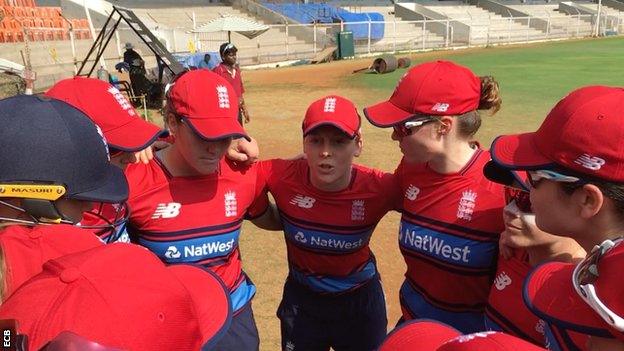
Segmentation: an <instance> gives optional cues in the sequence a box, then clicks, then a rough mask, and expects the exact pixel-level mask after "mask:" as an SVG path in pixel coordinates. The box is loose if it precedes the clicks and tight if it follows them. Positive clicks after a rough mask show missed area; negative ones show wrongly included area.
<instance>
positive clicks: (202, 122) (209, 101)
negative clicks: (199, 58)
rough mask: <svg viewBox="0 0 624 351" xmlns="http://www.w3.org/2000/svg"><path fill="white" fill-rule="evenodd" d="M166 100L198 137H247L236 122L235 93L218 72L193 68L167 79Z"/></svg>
mask: <svg viewBox="0 0 624 351" xmlns="http://www.w3.org/2000/svg"><path fill="white" fill-rule="evenodd" d="M167 96H168V97H167V99H168V103H169V104H171V107H172V109H173V111H174V112H175V113H177V114H178V115H180V117H182V119H183V120H184V121H186V122H188V124H189V126H190V127H191V129H193V131H195V133H197V135H199V136H200V137H201V138H202V139H205V140H208V141H211V140H219V139H224V138H227V137H233V138H241V137H243V138H246V139H247V140H250V138H249V137H248V136H247V133H245V130H244V129H243V127H242V126H241V125H240V123H238V97H237V96H236V92H234V89H233V88H232V86H231V85H230V83H229V82H228V81H227V80H225V78H223V77H221V76H220V75H218V74H216V73H214V72H212V71H210V70H207V69H197V70H193V71H188V72H185V73H184V74H182V75H181V76H180V77H179V78H178V79H176V80H175V82H173V83H171V85H170V89H169V92H168V94H167Z"/></svg>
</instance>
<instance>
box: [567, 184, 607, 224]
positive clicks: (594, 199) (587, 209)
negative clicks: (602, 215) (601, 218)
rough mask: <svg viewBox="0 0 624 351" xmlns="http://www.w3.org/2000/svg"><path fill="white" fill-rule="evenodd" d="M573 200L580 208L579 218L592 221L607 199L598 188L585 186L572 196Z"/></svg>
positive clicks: (590, 185)
mask: <svg viewBox="0 0 624 351" xmlns="http://www.w3.org/2000/svg"><path fill="white" fill-rule="evenodd" d="M572 200H573V201H574V203H575V204H576V205H577V206H578V207H579V208H580V210H579V216H580V217H581V218H583V219H590V218H592V217H594V216H595V215H597V214H598V212H600V209H602V207H603V204H604V202H605V197H604V195H603V194H602V191H600V189H599V188H598V187H597V186H595V185H593V184H585V185H583V186H582V187H581V188H579V189H577V190H576V191H575V192H574V194H572Z"/></svg>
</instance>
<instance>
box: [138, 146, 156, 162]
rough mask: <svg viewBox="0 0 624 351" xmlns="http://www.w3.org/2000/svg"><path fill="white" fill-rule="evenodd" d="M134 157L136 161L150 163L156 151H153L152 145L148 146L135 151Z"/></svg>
mask: <svg viewBox="0 0 624 351" xmlns="http://www.w3.org/2000/svg"><path fill="white" fill-rule="evenodd" d="M134 158H135V160H136V161H134V163H139V162H142V163H143V164H148V163H149V161H150V160H151V159H153V158H154V152H153V151H152V147H151V146H148V147H146V148H145V149H143V150H141V151H138V152H135V153H134Z"/></svg>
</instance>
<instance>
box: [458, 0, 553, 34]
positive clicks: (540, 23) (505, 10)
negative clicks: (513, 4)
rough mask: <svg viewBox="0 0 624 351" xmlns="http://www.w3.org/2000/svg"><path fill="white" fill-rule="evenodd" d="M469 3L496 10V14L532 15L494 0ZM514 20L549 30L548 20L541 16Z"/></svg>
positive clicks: (509, 15) (491, 10)
mask: <svg viewBox="0 0 624 351" xmlns="http://www.w3.org/2000/svg"><path fill="white" fill-rule="evenodd" d="M468 3H469V4H470V5H475V6H478V7H480V8H482V9H485V10H488V11H490V12H494V13H495V14H497V15H501V16H503V17H531V15H529V14H528V13H524V12H522V11H518V10H516V9H513V8H510V7H507V6H505V5H503V4H501V3H498V2H496V1H492V0H468ZM514 22H518V23H520V24H523V25H525V26H526V25H528V26H529V27H531V28H535V29H537V30H541V31H543V32H546V31H547V30H548V21H547V20H543V19H540V18H531V21H530V22H528V21H527V20H526V19H523V20H515V21H514Z"/></svg>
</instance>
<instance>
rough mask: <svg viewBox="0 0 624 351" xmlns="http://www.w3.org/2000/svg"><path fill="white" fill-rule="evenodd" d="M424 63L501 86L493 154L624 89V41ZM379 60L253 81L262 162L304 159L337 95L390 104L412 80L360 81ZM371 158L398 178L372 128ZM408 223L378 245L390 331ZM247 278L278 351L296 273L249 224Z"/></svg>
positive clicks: (382, 228)
mask: <svg viewBox="0 0 624 351" xmlns="http://www.w3.org/2000/svg"><path fill="white" fill-rule="evenodd" d="M410 58H411V60H412V65H414V64H417V63H418V62H423V61H429V60H435V59H449V60H453V61H455V62H458V63H460V64H463V65H466V66H468V67H470V68H471V69H472V70H474V72H476V73H477V74H478V75H493V76H494V77H495V78H496V79H497V80H498V82H499V83H500V86H501V92H502V96H503V107H502V110H501V111H500V112H499V113H498V114H497V115H495V116H493V117H488V116H485V117H484V121H483V126H482V129H481V131H480V132H479V134H478V139H479V140H480V141H481V143H482V145H484V146H485V147H488V146H489V144H490V142H491V140H492V138H493V137H494V136H495V135H498V134H504V133H511V132H521V131H529V130H534V129H535V128H536V127H537V126H538V125H539V123H540V122H541V121H542V119H543V118H544V117H545V116H546V114H547V113H548V111H549V110H550V108H551V107H552V106H554V104H555V103H556V102H557V101H558V100H559V99H561V98H562V97H563V96H565V94H566V93H567V92H569V91H571V90H572V89H574V88H576V87H580V86H582V85H590V84H602V85H619V86H624V70H623V67H624V65H623V63H624V39H620V38H609V39H590V40H580V41H566V42H555V43H542V44H532V45H529V46H508V47H496V48H485V49H470V50H463V51H437V52H429V53H423V54H418V55H412V56H410ZM370 62H372V59H362V60H351V61H341V62H333V63H330V64H323V65H316V66H298V67H287V68H279V69H271V70H259V71H249V72H244V79H245V82H246V93H245V100H246V102H247V105H248V106H249V109H250V111H251V114H252V122H251V123H250V124H249V125H248V126H247V129H248V131H249V132H250V134H251V135H253V136H254V137H255V138H256V139H257V140H258V142H259V144H260V147H261V151H262V158H272V157H289V156H292V155H295V154H298V153H299V152H300V151H301V120H302V118H303V115H304V113H305V110H306V108H307V105H308V104H309V103H310V102H311V101H313V100H315V99H317V98H320V97H322V96H325V95H328V94H332V93H335V94H340V95H343V96H345V97H348V98H351V99H352V100H353V101H354V102H355V103H356V104H357V105H358V106H359V107H360V108H361V107H364V106H367V105H370V104H373V103H376V102H378V101H380V100H383V99H387V98H388V97H389V96H390V95H391V93H392V90H393V88H394V86H395V84H396V82H397V80H398V78H399V77H400V76H401V75H402V74H403V73H404V72H405V71H404V70H399V71H395V72H393V73H390V74H384V75H377V74H351V72H352V71H353V70H354V69H357V68H362V67H366V66H367V65H369V64H370ZM363 134H364V152H363V155H362V156H361V157H360V159H359V160H358V161H359V162H360V163H363V164H365V165H368V166H372V167H378V168H381V169H384V170H387V171H392V170H393V169H394V167H395V166H396V164H397V163H398V161H399V159H400V152H399V150H398V147H397V146H396V145H395V143H394V142H392V141H391V140H390V132H389V130H384V129H378V128H374V127H373V126H371V125H370V124H369V123H368V122H367V121H363ZM398 219H399V215H398V214H396V213H392V214H389V215H387V216H386V217H385V218H384V220H383V221H382V222H381V223H380V224H379V226H378V227H377V230H376V231H375V234H374V235H373V238H372V241H371V247H372V248H373V251H374V252H375V255H376V256H377V260H378V264H379V270H380V272H381V275H382V279H383V283H384V289H385V292H386V300H387V306H388V316H389V317H388V319H389V325H390V326H393V325H394V323H395V321H396V320H397V318H398V317H399V313H400V310H399V307H398V287H399V285H400V283H401V281H402V275H403V273H404V270H405V267H404V263H403V260H402V258H401V256H400V253H399V251H398V245H397V242H396V231H397V226H398ZM241 250H242V255H243V257H244V259H243V263H244V267H245V269H246V271H247V272H248V273H249V274H250V276H251V278H252V279H253V280H254V281H255V283H256V284H257V286H258V294H257V296H256V298H255V300H254V311H255V315H256V321H257V323H258V326H259V329H260V338H261V349H262V350H278V349H279V348H280V346H279V340H280V334H279V321H278V319H277V317H275V311H276V309H277V306H278V304H279V301H280V297H281V292H282V285H283V282H284V279H285V277H286V273H287V265H286V254H285V245H284V239H283V236H282V234H281V233H277V232H265V231H262V230H259V229H257V228H255V227H254V226H253V225H252V224H249V223H246V224H245V227H244V231H243V235H242V238H241Z"/></svg>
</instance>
